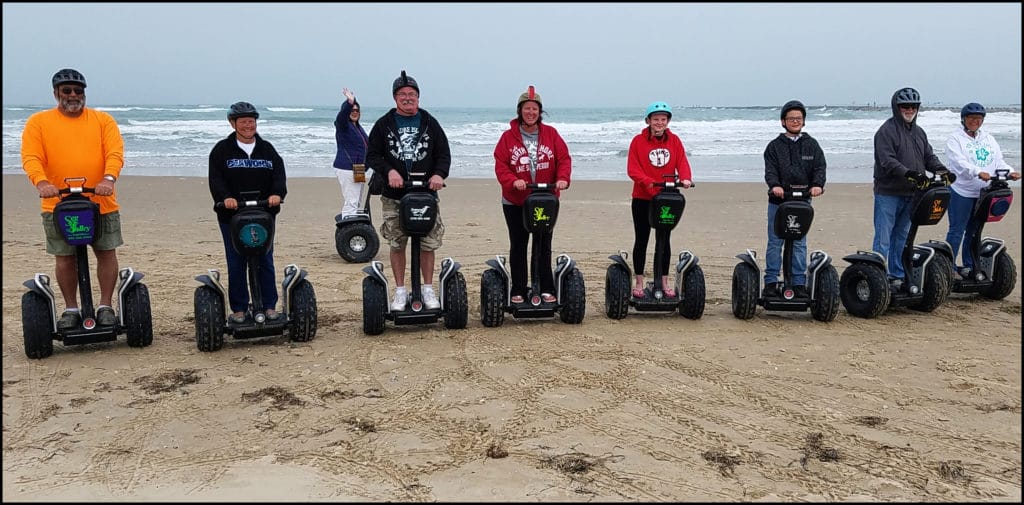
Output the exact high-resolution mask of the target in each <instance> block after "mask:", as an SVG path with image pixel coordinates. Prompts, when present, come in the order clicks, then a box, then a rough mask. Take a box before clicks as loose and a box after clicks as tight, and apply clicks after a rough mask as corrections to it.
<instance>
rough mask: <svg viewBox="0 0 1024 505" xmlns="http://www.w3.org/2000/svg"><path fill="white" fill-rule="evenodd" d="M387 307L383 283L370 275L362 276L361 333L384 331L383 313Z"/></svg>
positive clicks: (373, 333) (376, 333) (374, 333)
mask: <svg viewBox="0 0 1024 505" xmlns="http://www.w3.org/2000/svg"><path fill="white" fill-rule="evenodd" d="M387 308H388V294H387V290H386V289H385V288H384V285H383V284H381V283H380V282H378V281H376V280H374V279H373V278H372V277H363V333H365V334H367V335H380V334H381V333H384V314H385V312H386V311H387Z"/></svg>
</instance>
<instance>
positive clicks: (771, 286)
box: [761, 282, 782, 298]
mask: <svg viewBox="0 0 1024 505" xmlns="http://www.w3.org/2000/svg"><path fill="white" fill-rule="evenodd" d="M779 284H781V283H779V282H770V283H768V284H765V285H764V291H763V292H762V293H761V297H762V298H778V297H780V296H782V294H781V293H779Z"/></svg>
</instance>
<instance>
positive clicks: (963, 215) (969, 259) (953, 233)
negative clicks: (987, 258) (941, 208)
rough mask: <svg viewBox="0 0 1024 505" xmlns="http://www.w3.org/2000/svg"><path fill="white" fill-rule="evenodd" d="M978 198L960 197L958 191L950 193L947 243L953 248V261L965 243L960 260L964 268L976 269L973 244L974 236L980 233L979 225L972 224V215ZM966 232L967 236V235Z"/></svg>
mask: <svg viewBox="0 0 1024 505" xmlns="http://www.w3.org/2000/svg"><path fill="white" fill-rule="evenodd" d="M977 202H978V199H977V198H969V197H966V196H960V194H959V193H957V192H956V191H950V192H949V232H947V233H946V242H949V245H950V246H951V247H952V248H953V259H954V260H956V250H957V249H959V248H960V243H961V241H962V242H963V246H964V248H963V251H961V254H960V259H961V261H962V262H963V266H965V267H968V268H974V252H973V251H971V242H973V240H974V235H975V234H977V233H978V223H976V222H974V223H972V222H971V214H972V213H973V211H974V204H975V203H977ZM965 232H966V234H965Z"/></svg>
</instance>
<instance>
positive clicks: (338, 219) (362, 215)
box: [334, 169, 380, 263]
mask: <svg viewBox="0 0 1024 505" xmlns="http://www.w3.org/2000/svg"><path fill="white" fill-rule="evenodd" d="M372 173H373V169H367V171H366V180H370V178H371V177H372ZM359 198H360V203H361V205H360V210H359V211H358V212H356V213H355V214H352V215H349V216H342V215H341V214H338V215H336V216H334V224H335V230H334V247H335V249H337V250H338V256H341V259H343V260H345V261H347V262H349V263H366V262H367V261H370V260H372V259H373V257H374V256H376V255H377V250H378V249H379V248H380V239H379V238H378V237H377V230H374V229H373V222H372V220H371V219H370V191H369V187H368V184H364V185H363V191H362V193H361V194H360V197H359Z"/></svg>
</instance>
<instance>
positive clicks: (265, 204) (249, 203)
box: [213, 199, 284, 209]
mask: <svg viewBox="0 0 1024 505" xmlns="http://www.w3.org/2000/svg"><path fill="white" fill-rule="evenodd" d="M278 205H284V200H281V203H279V204H278ZM243 207H262V208H264V209H267V208H270V200H266V199H264V200H238V208H239V209H241V208H243ZM213 208H215V209H223V208H224V202H217V203H215V204H213Z"/></svg>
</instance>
